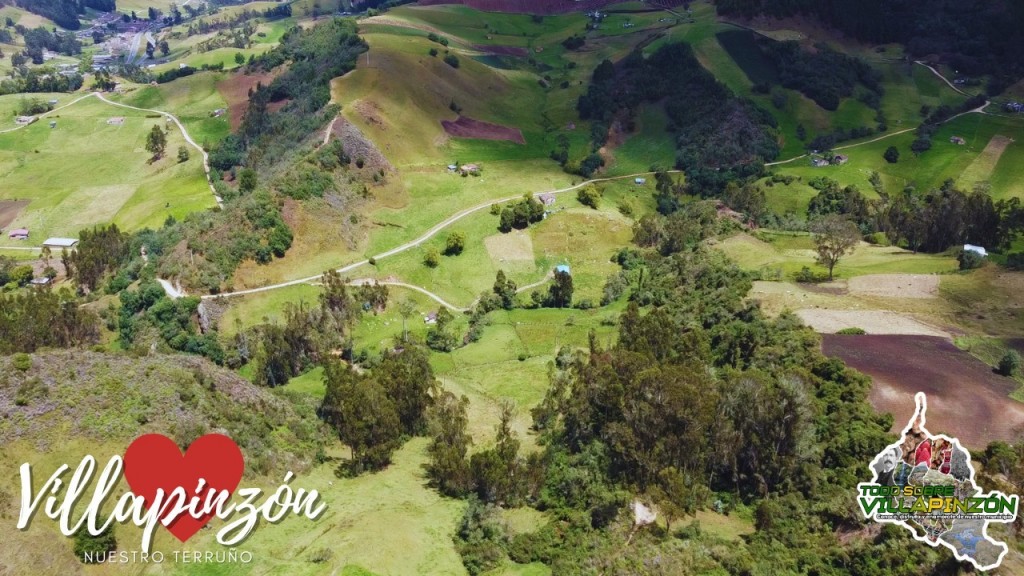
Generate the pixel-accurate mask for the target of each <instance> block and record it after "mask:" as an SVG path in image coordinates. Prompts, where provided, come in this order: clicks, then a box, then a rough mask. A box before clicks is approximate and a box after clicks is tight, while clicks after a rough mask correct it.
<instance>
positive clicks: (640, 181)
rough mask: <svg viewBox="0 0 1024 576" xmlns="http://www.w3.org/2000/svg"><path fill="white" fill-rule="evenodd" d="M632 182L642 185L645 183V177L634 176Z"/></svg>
mask: <svg viewBox="0 0 1024 576" xmlns="http://www.w3.org/2000/svg"><path fill="white" fill-rule="evenodd" d="M633 183H634V184H640V185H641V186H643V185H644V184H647V178H634V179H633Z"/></svg>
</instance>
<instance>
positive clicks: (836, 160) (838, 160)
mask: <svg viewBox="0 0 1024 576" xmlns="http://www.w3.org/2000/svg"><path fill="white" fill-rule="evenodd" d="M849 160H850V157H849V156H844V155H842V154H836V155H835V156H834V157H833V158H832V163H833V164H835V165H837V166H839V165H841V164H846V163H847V162H848V161H849Z"/></svg>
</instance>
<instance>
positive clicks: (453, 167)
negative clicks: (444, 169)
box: [448, 164, 459, 172]
mask: <svg viewBox="0 0 1024 576" xmlns="http://www.w3.org/2000/svg"><path fill="white" fill-rule="evenodd" d="M458 169H459V166H458V165H457V164H449V165H448V171H449V172H455V171H456V170H458Z"/></svg>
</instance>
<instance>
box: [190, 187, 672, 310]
mask: <svg viewBox="0 0 1024 576" xmlns="http://www.w3.org/2000/svg"><path fill="white" fill-rule="evenodd" d="M679 172H680V171H679V170H669V171H668V173H670V174H678V173H679ZM651 174H654V172H637V173H636V174H626V175H623V176H609V177H606V178H593V179H590V180H584V181H583V182H580V183H579V184H574V185H572V186H567V187H565V188H559V189H558V190H544V191H541V192H535V194H564V193H566V192H572V191H573V190H578V189H580V188H582V187H584V186H587V185H588V184H595V183H598V182H610V181H614V180H623V179H626V178H636V177H637V176H649V175H651ZM522 197H523V196H522V194H517V195H515V196H508V197H505V198H499V199H496V200H488V201H487V202H483V203H481V204H477V205H476V206H472V207H470V208H466V209H463V210H460V211H458V212H456V213H454V214H452V215H451V216H449V217H448V218H445V219H444V220H442V221H441V222H439V223H437V224H435V225H434V226H433V227H432V228H430V229H429V230H427V231H426V232H424V233H423V234H422V235H421V236H420V237H418V238H416V239H415V240H410V241H409V242H406V243H404V244H401V245H399V246H396V247H394V248H392V249H390V250H387V251H385V252H381V253H380V254H377V255H375V256H373V257H372V259H373V260H374V261H377V260H381V259H383V258H387V257H388V256H394V255H395V254H400V253H402V252H405V251H406V250H409V249H412V248H415V247H417V246H419V245H421V244H423V243H424V242H426V241H427V240H430V239H431V238H433V237H434V236H436V235H437V233H438V232H441V231H442V230H444V229H445V228H447V227H449V226H451V225H452V224H454V223H456V222H458V221H459V220H462V219H463V218H465V217H467V216H469V215H471V214H474V213H476V212H479V211H481V210H486V209H488V208H490V207H491V206H493V205H495V204H503V203H505V202H511V201H513V200H518V199H520V198H522ZM369 262H370V258H367V259H365V260H360V261H358V262H353V263H351V264H348V265H345V266H342V267H341V268H337V272H338V273H339V274H345V273H346V272H350V271H352V270H355V269H356V268H359V267H360V266H363V265H364V264H369ZM321 276H322V274H316V275H314V276H307V277H305V278H296V279H295V280H288V281H286V282H279V283H277V284H270V285H267V286H260V287H259V288H247V289H245V290H236V291H234V292H225V293H223V294H207V295H204V296H202V298H204V299H212V298H231V297H233V296H244V295H246V294H258V293H260V292H267V291H270V290H277V289H279V288H285V287H288V286H296V285H298V284H309V283H311V282H315V281H317V280H319V279H320V277H321Z"/></svg>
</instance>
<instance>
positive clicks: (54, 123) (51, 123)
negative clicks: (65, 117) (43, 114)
mask: <svg viewBox="0 0 1024 576" xmlns="http://www.w3.org/2000/svg"><path fill="white" fill-rule="evenodd" d="M56 127H57V121H56V120H50V128H56Z"/></svg>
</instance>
